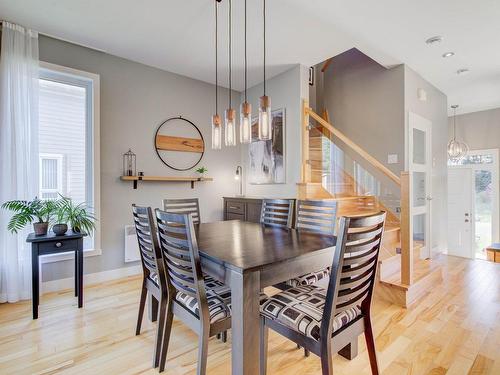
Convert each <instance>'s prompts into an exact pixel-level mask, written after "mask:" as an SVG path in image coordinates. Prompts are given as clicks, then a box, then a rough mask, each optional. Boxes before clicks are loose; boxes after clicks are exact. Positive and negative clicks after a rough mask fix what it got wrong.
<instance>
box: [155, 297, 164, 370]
mask: <svg viewBox="0 0 500 375" xmlns="http://www.w3.org/2000/svg"><path fill="white" fill-rule="evenodd" d="M166 313H167V297H161V298H160V303H159V314H158V324H157V328H156V342H155V351H154V357H153V367H155V368H156V367H158V365H159V364H160V354H161V346H162V341H163V340H162V339H163V327H165V318H166Z"/></svg>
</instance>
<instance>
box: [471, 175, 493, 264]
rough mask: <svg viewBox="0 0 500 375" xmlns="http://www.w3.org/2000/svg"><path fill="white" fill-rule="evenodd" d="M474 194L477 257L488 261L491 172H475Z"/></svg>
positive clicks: (491, 191)
mask: <svg viewBox="0 0 500 375" xmlns="http://www.w3.org/2000/svg"><path fill="white" fill-rule="evenodd" d="M474 193H475V194H474V209H475V215H474V216H475V223H474V225H475V239H474V244H475V250H476V257H477V258H483V259H486V254H485V252H484V248H485V247H486V246H488V245H489V244H491V242H492V238H491V233H492V219H493V185H492V173H491V171H487V170H476V171H474Z"/></svg>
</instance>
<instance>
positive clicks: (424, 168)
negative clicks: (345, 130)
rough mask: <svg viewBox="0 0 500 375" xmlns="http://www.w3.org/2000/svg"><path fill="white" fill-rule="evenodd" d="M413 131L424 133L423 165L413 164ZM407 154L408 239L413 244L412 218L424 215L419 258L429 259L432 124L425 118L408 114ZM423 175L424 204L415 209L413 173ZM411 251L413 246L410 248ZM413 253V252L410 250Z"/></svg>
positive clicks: (430, 246)
mask: <svg viewBox="0 0 500 375" xmlns="http://www.w3.org/2000/svg"><path fill="white" fill-rule="evenodd" d="M413 129H418V130H420V131H423V132H424V133H425V161H426V162H425V164H418V163H414V162H413ZM407 134H408V154H407V164H408V172H409V177H410V181H409V183H410V186H409V191H410V223H409V225H410V239H411V243H412V244H413V217H414V216H417V215H421V214H425V215H426V219H427V220H426V223H425V239H424V243H425V245H426V251H424V252H421V254H420V257H421V258H431V256H432V205H431V203H432V122H431V121H430V120H428V119H426V118H425V117H422V116H420V115H417V114H416V113H413V112H411V111H410V112H408V133H407ZM414 172H423V173H425V185H426V192H425V193H426V196H425V200H426V203H425V205H423V206H419V207H415V202H414V198H415V197H414V194H413V173H414ZM411 248H412V249H413V245H412V246H411ZM412 251H413V250H412Z"/></svg>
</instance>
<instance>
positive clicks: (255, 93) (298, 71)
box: [241, 65, 309, 198]
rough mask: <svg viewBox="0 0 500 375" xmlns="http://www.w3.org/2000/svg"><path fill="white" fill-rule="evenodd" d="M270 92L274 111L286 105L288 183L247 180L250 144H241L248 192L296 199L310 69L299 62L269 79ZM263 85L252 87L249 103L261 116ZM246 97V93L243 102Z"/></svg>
mask: <svg viewBox="0 0 500 375" xmlns="http://www.w3.org/2000/svg"><path fill="white" fill-rule="evenodd" d="M266 91H267V95H268V96H270V98H271V107H272V109H273V110H275V109H279V108H285V116H286V119H285V138H286V141H285V154H286V157H285V167H286V184H277V185H251V184H249V183H247V179H246V176H247V174H246V172H247V171H248V169H249V165H250V162H249V158H248V146H247V145H242V146H241V162H242V166H243V168H244V176H245V186H244V193H245V194H246V195H249V196H259V197H282V198H286V197H289V198H294V197H295V196H296V195H297V182H299V181H300V169H301V160H302V159H301V133H300V123H301V111H302V99H307V98H308V97H309V87H308V83H307V68H306V67H304V66H302V65H296V66H295V67H293V68H292V69H290V70H288V71H286V72H284V73H282V74H280V75H278V76H276V77H273V78H272V79H269V80H268V81H267V83H266ZM262 92H263V87H262V84H260V85H257V86H254V87H252V88H250V89H249V90H248V102H249V103H251V104H252V110H253V113H254V115H255V116H256V115H257V111H258V107H257V105H258V103H259V98H260V97H261V96H262ZM243 100H244V97H243V93H242V96H241V101H243Z"/></svg>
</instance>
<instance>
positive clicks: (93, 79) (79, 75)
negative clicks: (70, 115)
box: [39, 61, 102, 263]
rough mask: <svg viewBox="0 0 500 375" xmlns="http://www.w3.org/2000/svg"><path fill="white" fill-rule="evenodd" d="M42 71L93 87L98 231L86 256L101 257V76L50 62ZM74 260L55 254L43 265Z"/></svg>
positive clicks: (90, 108)
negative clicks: (86, 83)
mask: <svg viewBox="0 0 500 375" xmlns="http://www.w3.org/2000/svg"><path fill="white" fill-rule="evenodd" d="M39 66H40V69H42V70H43V69H44V70H46V71H53V72H56V73H57V74H60V75H64V76H66V77H68V79H69V80H74V81H75V82H88V83H89V85H88V86H87V87H91V89H92V93H91V98H92V101H91V102H90V103H88V108H87V113H89V114H90V115H92V132H91V136H92V138H91V139H89V141H92V155H91V160H89V162H90V163H91V164H92V182H93V186H91V187H90V188H89V189H91V191H89V194H88V195H90V196H92V201H93V207H92V208H93V211H94V216H95V218H96V219H97V221H96V229H95V231H94V246H93V247H94V249H89V250H86V251H85V256H96V255H101V253H102V252H101V224H100V223H101V222H100V218H101V164H100V160H101V158H100V157H101V156H100V150H101V145H100V139H101V135H100V132H101V125H100V119H101V114H100V92H101V88H100V76H99V75H98V74H95V73H89V72H85V71H83V70H78V69H73V68H68V67H65V66H61V65H56V64H51V63H48V62H44V61H40V64H39ZM68 259H73V256H72V255H71V254H55V255H53V256H48V257H44V258H41V263H51V262H58V261H63V260H68Z"/></svg>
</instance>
